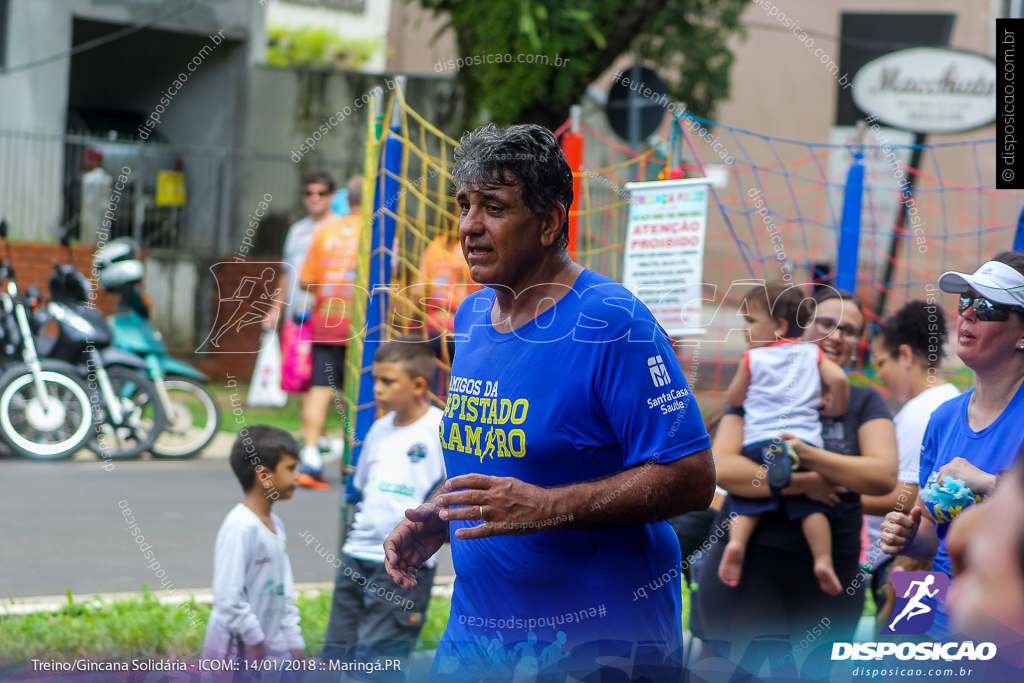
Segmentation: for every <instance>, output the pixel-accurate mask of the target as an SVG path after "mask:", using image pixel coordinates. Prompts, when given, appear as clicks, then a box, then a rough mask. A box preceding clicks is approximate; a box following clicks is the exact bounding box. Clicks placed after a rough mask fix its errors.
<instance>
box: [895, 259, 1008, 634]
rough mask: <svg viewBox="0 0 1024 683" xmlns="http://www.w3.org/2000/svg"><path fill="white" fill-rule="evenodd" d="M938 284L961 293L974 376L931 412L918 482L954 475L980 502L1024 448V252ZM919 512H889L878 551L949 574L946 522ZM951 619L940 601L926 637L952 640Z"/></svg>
mask: <svg viewBox="0 0 1024 683" xmlns="http://www.w3.org/2000/svg"><path fill="white" fill-rule="evenodd" d="M939 287H940V288H941V289H942V290H943V291H945V292H951V293H954V294H959V295H960V305H959V307H958V308H959V311H960V315H959V317H958V318H957V324H956V332H957V355H958V356H959V357H960V360H962V361H963V362H964V364H965V365H966V366H967V367H969V368H970V369H971V370H973V371H974V374H975V386H974V389H972V390H970V391H967V392H965V393H964V394H961V395H960V396H958V397H957V398H954V399H952V400H950V401H947V402H946V403H944V404H943V405H941V406H940V407H939V408H937V409H936V410H935V412H934V413H932V417H931V420H930V422H929V423H928V428H927V430H926V431H925V436H924V442H923V444H922V447H921V472H920V480H919V481H920V485H921V488H922V489H923V488H925V487H927V486H930V485H931V484H934V483H936V482H938V483H940V484H942V483H946V482H947V481H948V480H949V479H951V478H956V479H960V480H963V481H964V484H965V485H966V486H967V487H968V488H970V490H971V491H972V492H973V493H974V494H975V496H976V497H983V496H987V495H988V494H989V493H990V492H991V491H992V489H993V488H994V487H995V482H996V477H997V476H998V474H999V473H1000V472H1001V471H1002V470H1004V469H1006V468H1008V467H1009V466H1010V463H1011V462H1012V461H1013V458H1014V456H1015V455H1016V454H1017V452H1018V451H1019V450H1020V449H1021V448H1022V447H1024V426H1022V424H1021V423H1022V417H1024V389H1021V384H1022V383H1024V254H1022V253H1018V252H1003V253H1001V254H998V255H996V256H995V257H994V258H993V259H992V260H991V261H988V262H987V263H985V264H983V265H982V266H981V267H980V268H979V269H978V270H977V271H975V272H974V273H973V274H971V275H968V274H965V273H956V272H948V273H944V274H943V275H942V277H940V278H939ZM923 513H924V506H923V504H922V502H921V497H920V496H918V499H917V504H916V505H915V506H914V509H913V510H911V511H910V514H909V515H907V514H903V513H901V512H890V513H889V514H888V515H886V519H885V522H884V523H883V525H882V550H884V551H885V552H886V553H888V554H890V555H907V556H909V557H912V558H914V559H919V560H927V559H931V558H934V563H933V565H932V569H933V570H934V571H942V572H945V573H946V574H948V575H950V576H952V568H951V566H950V558H949V554H948V552H947V549H946V541H945V536H946V531H947V529H948V527H949V520H939V522H938V523H936V521H935V520H933V519H932V518H931V517H930V516H929V515H926V514H923ZM948 616H949V615H948V612H947V610H946V608H945V606H944V604H943V603H942V601H939V602H938V605H937V609H936V614H935V620H934V622H933V625H932V628H931V629H930V630H929V631H928V635H929V636H930V637H932V638H934V639H936V640H949V639H950V638H951V637H952V635H953V634H952V633H951V630H950V626H949V618H948Z"/></svg>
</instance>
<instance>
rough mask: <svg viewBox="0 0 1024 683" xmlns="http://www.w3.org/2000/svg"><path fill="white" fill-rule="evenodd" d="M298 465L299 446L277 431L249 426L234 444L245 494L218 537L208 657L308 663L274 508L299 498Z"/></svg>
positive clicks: (233, 454) (206, 647) (235, 465)
mask: <svg viewBox="0 0 1024 683" xmlns="http://www.w3.org/2000/svg"><path fill="white" fill-rule="evenodd" d="M298 465H299V444H298V443H297V442H296V441H295V439H294V438H292V436H291V435H290V434H288V432H286V431H284V430H282V429H278V428H276V427H267V426H264V425H258V426H253V427H247V428H245V429H243V430H242V431H241V432H240V433H239V435H238V438H237V439H235V443H234V445H232V447H231V469H232V470H234V472H235V476H236V477H238V483H240V484H241V485H242V490H243V491H244V492H245V497H244V498H243V499H242V502H241V503H239V504H238V505H236V506H235V507H234V508H232V510H231V512H229V513H228V515H227V517H226V518H225V519H224V523H223V524H221V526H220V531H218V532H217V545H216V548H215V549H214V555H213V611H211V612H210V623H209V625H208V626H207V627H206V642H205V643H204V645H203V659H247V660H250V661H259V660H262V659H266V658H272V659H289V658H291V659H304V658H305V647H306V644H305V642H304V641H303V639H302V631H301V629H300V628H299V610H298V608H297V607H296V606H295V585H294V582H293V579H292V567H291V563H290V562H289V561H288V554H287V552H286V550H285V531H284V524H282V523H281V518H280V517H278V516H277V515H275V514H273V513H272V512H271V511H270V509H271V507H272V506H273V504H274V502H275V501H277V500H287V499H289V498H291V497H292V494H293V493H294V492H295V488H296V487H297V486H298Z"/></svg>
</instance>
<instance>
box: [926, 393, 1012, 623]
mask: <svg viewBox="0 0 1024 683" xmlns="http://www.w3.org/2000/svg"><path fill="white" fill-rule="evenodd" d="M973 395H974V390H973V389H971V390H970V391H967V392H965V393H963V394H960V395H959V396H957V397H956V398H953V399H950V400H948V401H946V402H945V403H943V404H942V405H941V406H939V407H938V408H936V409H935V412H933V413H932V416H931V419H930V420H929V421H928V427H927V428H926V429H925V432H924V440H923V441H922V442H921V473H920V485H921V488H924V487H925V486H928V485H930V484H932V483H934V482H935V480H936V479H937V478H938V473H939V468H940V467H942V466H943V465H945V464H947V463H949V462H950V461H952V460H953V458H956V457H957V456H960V457H962V458H965V459H967V460H969V461H970V463H971V464H972V465H974V466H975V467H977V468H978V469H980V470H982V471H984V472H988V473H989V474H998V473H999V472H1001V471H1002V470H1005V469H1007V468H1008V467H1010V465H1011V464H1012V463H1013V460H1014V458H1015V457H1016V455H1017V453H1018V452H1019V451H1020V450H1021V448H1022V447H1024V426H1022V424H1021V417H1022V416H1024V385H1022V387H1021V388H1018V389H1017V393H1016V394H1014V396H1013V398H1012V399H1010V403H1009V404H1007V406H1006V408H1004V409H1003V412H1002V413H1001V414H1000V415H999V417H998V418H996V421H995V422H993V423H992V424H990V425H989V426H988V427H985V428H984V429H982V430H981V431H980V432H976V431H974V430H973V429H971V427H970V425H969V424H968V422H967V406H968V404H969V403H970V400H971V396H973ZM948 526H949V523H943V524H939V525H938V529H937V530H938V532H939V538H940V541H939V550H938V552H937V553H936V554H935V562H934V563H933V564H932V570H933V571H941V572H945V573H946V574H948V575H949V576H950V579H951V585H952V576H953V568H952V565H951V562H950V558H949V552H948V551H947V550H946V534H945V531H946V528H947V527H948ZM928 635H929V636H931V637H932V638H934V639H936V640H948V639H949V638H950V637H951V636H952V635H953V633H952V632H951V631H950V625H949V611H948V610H947V609H946V606H945V604H944V603H941V602H940V603H939V604H938V608H937V610H936V613H935V621H934V623H933V625H932V628H931V630H929V631H928Z"/></svg>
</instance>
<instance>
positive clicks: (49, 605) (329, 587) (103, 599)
mask: <svg viewBox="0 0 1024 683" xmlns="http://www.w3.org/2000/svg"><path fill="white" fill-rule="evenodd" d="M454 581H455V577H454V576H438V577H437V578H436V579H435V581H434V587H433V588H432V589H431V591H430V595H431V597H440V598H445V599H447V600H450V599H451V597H452V589H453V587H454V586H453V584H454ZM333 590H334V583H333V582H330V581H325V582H319V583H297V584H295V592H296V593H303V592H314V593H320V592H322V591H333ZM150 595H151V596H153V599H155V600H156V601H157V602H159V603H160V604H163V605H177V604H179V603H182V602H186V601H188V600H195V601H196V603H198V604H200V605H210V604H213V589H212V588H209V587H207V588H189V589H184V590H180V589H174V590H172V591H166V590H160V591H150ZM73 598H74V601H75V604H76V605H86V606H88V605H89V604H90V603H96V605H95V606H96V607H99V606H100V604H106V603H110V602H114V601H116V600H124V599H128V598H142V591H126V592H122V593H94V594H92V595H75V596H73ZM67 604H68V596H67V595H41V596H34V597H30V598H8V599H7V600H5V601H4V602H2V603H0V617H5V616H12V615H17V614H31V613H33V612H56V611H57V610H59V609H61V608H62V607H66V606H67Z"/></svg>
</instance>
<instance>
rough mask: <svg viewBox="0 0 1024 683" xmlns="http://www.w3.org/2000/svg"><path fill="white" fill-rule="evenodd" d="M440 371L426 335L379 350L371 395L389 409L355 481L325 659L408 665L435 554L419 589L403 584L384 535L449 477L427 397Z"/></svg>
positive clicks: (369, 439)
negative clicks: (388, 559) (392, 568)
mask: <svg viewBox="0 0 1024 683" xmlns="http://www.w3.org/2000/svg"><path fill="white" fill-rule="evenodd" d="M435 370H436V356H435V355H434V351H433V349H432V347H431V345H430V344H429V343H428V342H425V341H423V340H422V339H416V338H412V337H401V338H398V339H394V340H392V341H389V342H387V343H385V344H382V345H381V347H380V348H379V349H378V350H377V353H376V354H374V357H373V395H374V399H375V400H376V403H377V405H378V406H379V407H380V409H381V410H382V411H384V412H385V413H386V414H385V415H384V416H383V417H381V418H380V419H378V420H377V421H376V422H374V423H373V426H372V427H370V431H369V432H368V433H367V435H366V440H365V441H364V442H363V451H362V454H361V455H360V457H359V462H358V466H357V469H356V475H355V479H354V484H355V487H356V488H357V489H358V490H359V491H360V493H361V494H362V500H361V501H360V503H359V506H358V507H357V509H356V514H355V519H354V522H353V525H352V530H351V531H350V532H349V534H348V537H347V538H346V540H345V545H344V546H343V547H342V556H341V561H342V565H341V567H339V568H338V574H337V577H336V578H335V584H334V600H333V603H332V605H331V617H330V621H329V622H328V625H327V636H326V638H325V642H324V650H323V657H324V659H333V660H348V661H369V660H378V659H399V660H401V662H402V665H401V667H400V670H406V671H407V669H406V666H405V664H406V662H407V661H408V658H409V655H410V654H411V653H412V648H413V646H414V645H415V644H416V639H417V638H418V637H419V633H420V630H421V629H422V628H423V619H424V615H425V613H426V610H427V603H428V602H429V600H430V588H431V586H432V585H433V583H434V572H435V567H434V560H433V558H431V559H430V560H428V562H427V564H426V565H424V567H423V568H422V569H421V570H420V573H419V574H417V577H416V578H417V580H418V585H417V586H416V588H415V589H413V590H411V591H407V590H404V589H403V588H402V587H401V586H399V585H397V584H396V583H395V582H394V581H392V580H391V579H390V578H389V577H388V575H387V572H386V571H385V569H384V540H385V539H386V538H387V537H388V535H390V534H391V532H392V531H393V530H394V528H395V527H396V526H397V525H398V523H399V522H400V521H402V520H403V519H405V511H406V510H407V509H408V508H415V507H417V506H419V505H421V504H423V503H424V502H426V500H427V499H428V498H429V497H430V495H431V493H432V492H433V491H434V490H435V489H437V488H438V487H439V486H440V485H441V483H442V482H444V479H445V469H444V457H443V455H442V452H441V440H440V437H439V435H438V427H439V425H440V423H441V417H442V412H441V410H440V409H439V408H437V407H435V406H432V405H431V404H430V401H429V399H428V393H429V387H430V386H431V383H432V381H433V377H434V374H435ZM421 577H422V578H421ZM381 673H382V674H383V675H386V672H381ZM375 675H377V674H376V673H375Z"/></svg>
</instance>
